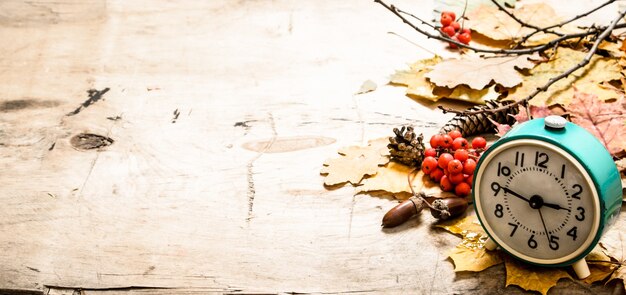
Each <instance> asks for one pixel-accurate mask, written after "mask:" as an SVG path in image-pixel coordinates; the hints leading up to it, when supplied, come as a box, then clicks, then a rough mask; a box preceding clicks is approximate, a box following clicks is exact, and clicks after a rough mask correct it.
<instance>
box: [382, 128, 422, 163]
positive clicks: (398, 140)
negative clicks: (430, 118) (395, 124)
mask: <svg viewBox="0 0 626 295" xmlns="http://www.w3.org/2000/svg"><path fill="white" fill-rule="evenodd" d="M405 130H406V132H405ZM393 133H395V135H396V136H395V137H389V144H388V145H387V148H389V154H390V155H391V159H392V160H395V161H397V162H400V163H402V164H404V165H407V166H409V167H419V166H420V165H421V164H422V160H424V148H425V147H424V142H423V140H424V136H423V135H422V134H421V133H420V135H416V134H415V132H414V130H413V127H404V126H403V127H402V128H401V129H399V130H398V128H393Z"/></svg>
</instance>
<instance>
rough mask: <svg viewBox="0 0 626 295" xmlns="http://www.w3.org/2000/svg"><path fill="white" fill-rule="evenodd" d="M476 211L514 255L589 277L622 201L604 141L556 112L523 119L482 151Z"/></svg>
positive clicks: (493, 238)
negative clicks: (591, 257)
mask: <svg viewBox="0 0 626 295" xmlns="http://www.w3.org/2000/svg"><path fill="white" fill-rule="evenodd" d="M473 188H474V189H473V192H472V194H473V198H474V206H475V209H476V214H477V215H478V218H479V220H480V222H481V224H482V226H483V228H484V229H485V231H486V232H487V234H488V235H489V239H488V240H487V242H486V244H485V247H486V248H487V249H488V250H493V249H495V248H496V247H497V246H500V248H502V249H503V250H504V251H506V252H508V253H509V254H511V255H512V256H514V257H516V258H517V259H520V260H523V261H525V262H528V263H531V264H536V265H541V266H566V265H572V266H573V268H574V271H575V272H576V275H577V276H578V278H580V279H583V278H585V277H587V276H589V268H588V266H587V263H586V262H585V256H586V255H587V254H588V253H589V252H590V251H591V250H592V249H593V248H594V247H595V245H596V244H597V243H598V241H599V239H600V237H601V236H602V233H603V232H604V231H606V230H607V229H608V228H609V226H610V225H611V224H612V223H613V222H614V221H615V219H616V218H617V216H618V215H619V212H620V208H621V204H622V186H621V180H620V175H619V172H618V171H617V168H616V166H615V163H614V162H613V159H612V157H611V155H610V154H609V152H608V151H607V150H606V149H605V148H604V146H603V145H602V144H601V143H600V142H599V141H598V140H597V139H596V138H595V137H594V136H593V135H592V134H591V133H589V132H587V131H586V130H585V129H583V128H582V127H580V126H578V125H576V124H573V123H571V122H567V121H566V120H565V119H564V118H562V117H559V116H549V117H546V118H545V119H544V118H541V119H534V120H530V121H527V122H525V123H522V124H519V125H517V126H516V127H514V128H513V129H511V130H510V131H509V132H508V133H507V134H506V135H505V136H503V137H502V138H501V139H500V140H498V141H497V142H495V143H494V144H493V145H492V146H491V147H489V149H488V150H486V151H485V152H484V154H483V155H482V156H481V158H480V161H479V162H478V164H477V166H476V169H475V171H474V184H473Z"/></svg>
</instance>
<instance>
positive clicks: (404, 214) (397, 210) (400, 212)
mask: <svg viewBox="0 0 626 295" xmlns="http://www.w3.org/2000/svg"><path fill="white" fill-rule="evenodd" d="M423 208H424V201H423V199H422V198H419V197H411V198H409V199H408V200H406V201H403V202H402V203H400V204H398V205H397V206H395V207H393V208H391V210H389V212H387V214H385V216H384V217H383V224H382V226H383V227H394V226H398V225H400V224H403V223H404V222H405V221H407V220H409V218H411V217H413V216H415V215H417V214H418V213H420V212H421V211H422V209H423Z"/></svg>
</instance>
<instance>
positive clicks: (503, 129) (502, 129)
mask: <svg viewBox="0 0 626 295" xmlns="http://www.w3.org/2000/svg"><path fill="white" fill-rule="evenodd" d="M487 119H489V121H491V123H492V124H493V125H495V126H496V130H497V131H498V132H496V136H498V137H502V136H504V135H505V134H506V133H507V132H509V130H511V125H509V124H500V123H498V122H496V121H494V120H492V119H491V118H487Z"/></svg>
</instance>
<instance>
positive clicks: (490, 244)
mask: <svg viewBox="0 0 626 295" xmlns="http://www.w3.org/2000/svg"><path fill="white" fill-rule="evenodd" d="M496 248H498V244H496V242H494V241H493V240H492V239H491V238H488V239H487V241H486V242H485V249H487V250H489V251H493V250H495V249H496Z"/></svg>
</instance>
